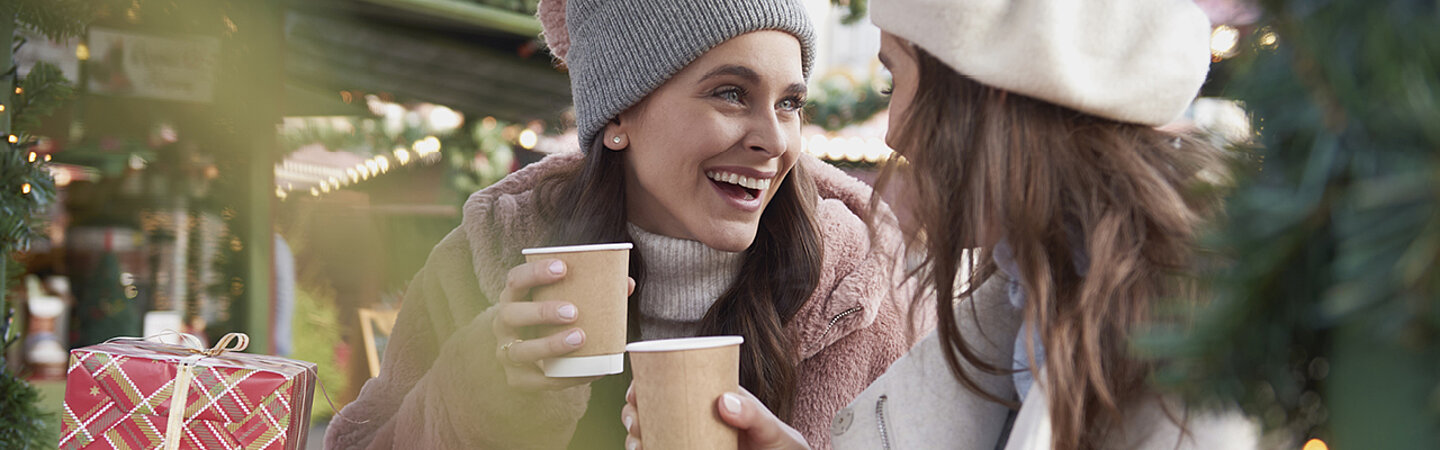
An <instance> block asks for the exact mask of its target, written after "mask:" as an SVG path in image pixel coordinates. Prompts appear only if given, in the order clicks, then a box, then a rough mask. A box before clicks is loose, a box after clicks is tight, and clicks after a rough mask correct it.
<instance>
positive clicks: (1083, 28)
mask: <svg viewBox="0 0 1440 450" xmlns="http://www.w3.org/2000/svg"><path fill="white" fill-rule="evenodd" d="M870 17H871V20H872V21H873V22H874V23H875V25H876V26H879V27H880V29H882V30H885V31H887V32H889V33H891V34H894V35H896V36H899V37H901V38H904V39H905V40H907V41H910V42H911V43H914V44H915V45H916V46H919V47H920V48H922V49H924V50H925V51H926V52H928V53H930V54H931V55H933V56H935V57H936V58H938V59H939V60H940V61H942V62H944V63H945V64H946V65H949V66H950V68H952V69H955V71H956V72H959V73H961V74H964V75H966V76H969V77H971V78H974V79H975V80H976V81H979V82H980V83H983V84H985V85H987V86H991V87H995V88H999V89H1003V90H1006V91H1010V92H1014V93H1017V94H1022V95H1026V96H1029V97H1034V98H1037V99H1041V100H1045V101H1048V102H1051V103H1055V104H1057V105H1061V106H1065V107H1069V108H1072V109H1076V110H1079V111H1083V112H1086V113H1090V114H1094V115H1097V116H1101V117H1105V118H1109V119H1114V120H1118V121H1121V122H1133V123H1140V124H1146V125H1154V126H1159V125H1164V124H1166V123H1169V122H1170V121H1172V120H1174V119H1175V118H1177V117H1179V116H1180V115H1181V114H1182V113H1184V112H1185V108H1186V107H1187V106H1189V104H1190V101H1191V100H1193V99H1194V98H1195V95H1196V94H1197V93H1198V92H1199V90H1200V85H1201V84H1203V83H1204V82H1205V75H1206V73H1207V72H1208V71H1209V70H1210V21H1209V19H1208V18H1206V16H1205V13H1204V12H1203V11H1201V10H1200V8H1199V7H1197V6H1195V3H1194V2H1193V1H1192V0H1097V1H1077V0H871V4H870Z"/></svg>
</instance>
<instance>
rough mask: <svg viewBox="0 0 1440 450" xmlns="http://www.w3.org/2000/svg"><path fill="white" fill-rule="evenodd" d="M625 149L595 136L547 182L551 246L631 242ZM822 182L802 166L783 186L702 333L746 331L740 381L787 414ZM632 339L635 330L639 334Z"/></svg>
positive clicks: (639, 272) (817, 247)
mask: <svg viewBox="0 0 1440 450" xmlns="http://www.w3.org/2000/svg"><path fill="white" fill-rule="evenodd" d="M623 154H624V152H623V151H621V152H616V151H611V150H608V149H606V148H605V146H604V144H603V142H602V141H601V140H598V139H597V140H596V141H595V143H594V144H593V145H592V146H591V148H590V150H589V152H588V153H587V154H586V155H585V159H584V162H583V164H582V166H581V167H580V168H579V170H578V172H575V173H557V174H553V175H552V176H550V177H547V178H546V180H544V181H542V182H541V191H540V195H541V197H540V198H542V199H544V201H542V202H541V203H542V204H543V205H545V207H546V208H548V209H547V210H546V211H544V213H545V214H546V216H547V217H552V218H556V220H555V221H554V222H553V223H554V224H555V225H554V227H553V228H552V229H551V233H550V238H549V241H550V242H549V244H551V245H562V244H586V243H600V242H628V241H630V240H631V237H630V233H629V231H627V230H626V226H625V224H626V217H625V176H624V170H623V169H624V164H625V159H624V156H623ZM817 196H818V194H817V191H816V188H815V183H814V181H813V180H811V179H810V177H809V176H808V175H807V174H806V173H805V171H804V170H802V169H801V167H800V165H799V164H796V165H795V166H794V168H792V169H791V170H790V173H789V175H788V176H786V177H785V180H784V181H783V182H782V183H781V184H780V187H779V188H778V190H777V191H776V194H775V198H773V199H771V201H770V204H769V205H768V206H767V207H766V208H765V211H764V212H763V213H761V216H760V227H759V230H758V231H757V232H756V234H755V242H753V243H752V244H751V245H750V247H749V248H748V249H746V250H745V252H744V256H743V259H742V262H741V267H740V271H739V274H738V275H737V276H736V278H735V281H734V282H733V283H731V285H730V287H729V288H728V289H726V291H725V293H724V294H721V295H720V298H719V299H718V300H716V301H715V304H714V305H712V306H711V307H710V310H709V311H707V312H706V313H705V316H704V317H703V318H702V319H701V320H700V330H699V334H700V335H702V336H707V335H740V336H744V337H745V343H744V344H741V346H740V385H741V386H744V387H745V389H748V390H749V391H750V392H751V393H753V394H755V396H756V397H757V398H759V399H760V401H761V402H763V403H765V406H766V407H768V408H770V410H771V411H773V412H775V413H776V414H777V415H778V416H779V417H780V418H782V419H786V420H788V419H789V417H790V412H791V411H792V410H793V409H794V397H795V382H796V367H797V366H798V365H799V355H798V354H796V353H794V352H793V348H794V347H795V346H794V345H792V343H791V342H790V340H789V339H788V338H787V337H786V334H785V332H784V326H785V324H787V323H789V322H790V320H791V319H792V318H793V317H794V316H795V313H796V312H797V311H799V310H800V306H801V305H803V304H804V303H805V300H807V299H808V298H809V297H810V294H811V293H813V292H814V291H815V288H816V286H818V285H819V283H820V269H821V263H822V262H821V256H822V249H823V248H822V246H821V242H820V236H819V233H818V231H817V228H816V226H815V223H814V219H813V218H814V209H815V199H816V198H817ZM630 276H631V277H632V278H634V279H635V282H636V287H635V294H634V295H631V296H630V311H631V312H632V313H631V316H630V330H632V333H633V332H636V331H638V330H639V329H640V328H639V326H638V322H637V320H638V317H637V316H638V314H635V313H634V312H635V311H639V310H640V309H639V306H638V305H637V304H636V302H637V301H638V299H639V298H640V295H639V293H640V291H641V290H642V289H644V288H645V261H644V260H643V258H641V256H640V254H639V253H638V252H634V253H631V254H630ZM632 337H633V335H632Z"/></svg>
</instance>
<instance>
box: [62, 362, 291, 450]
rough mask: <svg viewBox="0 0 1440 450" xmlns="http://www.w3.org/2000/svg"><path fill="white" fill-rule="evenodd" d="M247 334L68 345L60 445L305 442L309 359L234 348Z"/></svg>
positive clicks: (272, 447)
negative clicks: (212, 341) (207, 343)
mask: <svg viewBox="0 0 1440 450" xmlns="http://www.w3.org/2000/svg"><path fill="white" fill-rule="evenodd" d="M190 338H191V339H193V337H190ZM248 340H249V339H248V338H247V337H246V336H245V335H243V334H239V333H231V334H229V335H226V336H225V338H223V339H221V340H220V342H219V343H217V344H216V345H215V347H213V348H210V349H203V348H200V346H199V345H195V344H191V345H188V346H187V345H172V344H165V343H159V342H151V341H144V340H138V339H134V340H131V339H127V340H122V341H119V342H115V341H112V342H108V343H104V344H99V345H92V346H89V347H84V348H79V349H75V350H72V351H71V352H70V367H69V370H68V372H67V374H66V384H65V409H64V411H63V413H62V415H63V417H62V418H61V430H60V448H62V449H92V448H122V449H123V448H135V449H156V448H163V449H167V450H174V449H177V448H186V449H266V450H280V449H298V448H304V446H305V434H306V431H307V430H308V428H309V422H310V403H311V396H312V395H313V394H314V392H315V379H316V378H315V364H313V363H307V362H301V361H294V360H290V359H285V358H280V357H275V356H266V355H252V354H246V353H239V350H243V349H244V348H245V345H246V343H247V342H248Z"/></svg>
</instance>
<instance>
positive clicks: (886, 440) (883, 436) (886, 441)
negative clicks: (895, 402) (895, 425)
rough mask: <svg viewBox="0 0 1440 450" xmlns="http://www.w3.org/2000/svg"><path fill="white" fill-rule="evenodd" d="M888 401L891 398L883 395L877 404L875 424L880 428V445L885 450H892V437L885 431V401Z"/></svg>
mask: <svg viewBox="0 0 1440 450" xmlns="http://www.w3.org/2000/svg"><path fill="white" fill-rule="evenodd" d="M888 399H889V397H887V396H884V395H882V396H880V400H879V401H877V402H875V423H876V425H878V426H879V427H880V444H881V445H882V446H883V447H882V448H884V449H885V450H890V435H889V434H888V433H886V430H885V401H886V400H888Z"/></svg>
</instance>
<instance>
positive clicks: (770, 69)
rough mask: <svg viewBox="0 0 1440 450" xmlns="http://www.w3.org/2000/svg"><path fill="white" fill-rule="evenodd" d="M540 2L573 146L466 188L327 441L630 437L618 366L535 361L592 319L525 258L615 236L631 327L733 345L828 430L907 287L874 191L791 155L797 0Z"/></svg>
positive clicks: (872, 367)
mask: <svg viewBox="0 0 1440 450" xmlns="http://www.w3.org/2000/svg"><path fill="white" fill-rule="evenodd" d="M540 13H541V14H540V15H541V21H542V22H543V24H544V26H545V30H546V31H545V34H546V40H547V42H548V43H549V44H550V48H551V50H552V52H553V53H554V54H555V55H556V56H557V57H559V58H561V59H562V60H563V61H564V63H565V65H566V66H567V67H568V69H569V74H570V78H571V85H572V88H573V93H574V99H575V105H576V108H575V109H576V121H577V125H578V127H579V141H580V145H581V149H582V150H583V153H582V152H577V153H571V154H563V155H554V156H551V157H548V158H546V159H544V160H543V161H541V162H539V163H536V164H533V165H531V166H529V167H526V168H525V169H523V170H521V171H519V172H516V173H515V174H512V175H510V176H509V177H507V178H506V179H504V180H502V181H500V182H499V183H496V184H495V185H493V186H491V187H488V188H486V189H484V190H482V191H480V192H477V193H475V194H474V195H472V196H471V197H470V199H469V200H468V201H467V202H466V204H465V207H464V220H463V222H462V224H461V225H460V227H459V228H458V229H456V230H455V232H453V233H451V234H450V235H449V236H448V237H446V238H445V240H444V241H442V242H441V243H440V244H439V245H438V246H436V248H435V249H434V250H433V251H432V253H431V256H430V258H429V260H428V261H427V263H426V265H425V267H424V268H422V269H421V271H420V273H419V275H417V276H416V277H415V279H414V282H412V283H411V285H410V287H409V289H408V291H407V292H406V297H405V304H404V307H403V308H402V310H401V312H400V316H399V320H398V322H397V324H396V327H395V331H394V334H393V335H392V336H391V340H390V343H389V345H388V347H387V349H386V354H385V357H384V359H383V365H382V367H381V373H380V375H379V376H378V377H377V378H375V379H373V380H370V381H369V382H368V383H366V385H365V387H364V389H363V391H362V392H361V395H360V398H359V399H358V400H357V401H356V402H355V403H352V404H350V405H349V406H348V407H346V408H345V409H344V411H343V417H341V418H337V419H336V420H334V421H332V422H331V424H330V429H329V430H328V432H327V436H326V444H327V447H329V448H356V447H366V448H392V447H393V448H424V449H440V448H467V449H475V448H494V449H511V448H545V449H549V448H565V447H567V446H569V447H571V448H605V449H613V448H618V447H620V446H621V445H622V443H623V441H624V437H625V426H624V423H623V421H622V420H621V418H620V417H619V415H618V414H619V412H620V409H621V408H620V405H621V404H623V403H624V395H625V389H626V386H627V385H628V378H629V377H628V375H618V376H610V377H604V378H600V379H598V380H597V379H596V378H549V377H546V376H545V375H544V374H543V373H542V372H541V370H540V368H539V367H537V365H536V362H537V361H541V360H544V359H547V358H552V357H557V356H563V355H565V354H567V353H570V352H572V351H574V350H575V349H577V348H579V347H580V346H582V345H584V342H585V338H586V337H585V335H584V333H583V331H581V330H579V329H577V328H574V327H571V326H569V325H572V324H573V323H574V321H575V320H576V318H577V317H582V316H584V315H585V314H587V311H585V310H583V309H579V310H577V308H576V307H575V306H574V305H572V304H569V303H568V302H535V303H532V302H529V301H525V300H526V297H527V296H528V295H529V291H530V289H531V288H533V287H535V286H539V285H544V284H548V283H553V282H555V281H557V280H559V279H561V278H562V277H564V275H565V271H566V267H564V265H563V264H559V262H558V261H540V262H536V263H530V264H524V259H523V257H522V256H521V253H520V250H521V249H524V248H527V247H535V246H542V245H563V244H583V243H596V242H627V241H633V242H634V244H635V250H634V251H632V252H631V261H632V266H631V270H630V274H631V276H632V277H633V278H634V279H635V280H636V281H637V282H638V285H637V287H636V291H635V295H633V296H632V297H631V305H630V308H629V312H630V314H631V324H632V326H631V327H630V330H631V331H632V338H635V339H646V340H648V339H659V338H667V337H680V336H695V335H709V334H733V335H743V336H744V338H745V343H744V345H743V346H742V349H741V359H742V362H741V373H740V380H741V383H742V385H744V386H745V387H746V388H747V389H749V390H751V391H752V392H755V393H756V394H757V395H758V396H759V397H760V398H761V399H763V400H764V403H765V404H766V405H767V406H769V407H770V408H772V409H776V410H777V411H781V412H780V414H781V415H782V416H784V417H786V418H787V419H788V420H789V423H790V424H791V425H792V426H794V427H795V428H797V429H799V430H801V431H802V432H803V433H804V434H805V436H806V437H807V438H808V439H810V440H811V442H821V443H823V442H825V441H826V440H827V439H828V430H829V421H830V417H832V416H833V415H834V413H835V411H837V410H839V409H840V408H842V407H844V405H845V404H846V403H848V402H849V401H850V399H852V398H854V396H855V395H857V394H858V393H859V392H860V391H861V390H863V389H864V388H865V386H867V385H869V384H870V382H871V381H872V380H874V378H875V377H876V376H878V375H879V374H880V373H881V372H883V371H884V370H885V367H888V366H889V364H890V363H891V362H893V361H894V360H895V359H896V358H898V357H899V356H900V355H901V354H903V353H904V352H905V350H906V349H907V348H909V346H910V344H911V343H912V342H913V341H912V339H910V338H909V335H908V334H907V329H906V327H905V326H904V324H903V321H904V317H905V312H904V311H903V308H904V305H905V303H904V302H903V301H891V298H892V297H893V296H901V297H905V296H907V295H901V294H894V293H892V291H891V290H892V289H893V288H892V286H893V283H892V280H893V279H894V278H895V277H894V271H893V267H894V266H893V264H892V263H891V258H893V257H894V255H896V254H897V253H898V250H899V248H900V240H901V237H900V235H899V232H898V231H897V230H894V229H887V230H881V231H880V232H878V233H876V234H875V235H874V237H875V239H873V240H872V239H871V235H870V234H869V231H870V230H867V228H866V226H865V223H864V221H863V220H861V215H860V214H861V213H862V212H864V211H866V210H867V208H868V200H869V197H870V190H869V188H868V187H866V186H865V185H864V184H863V183H861V182H859V181H857V180H855V179H853V178H851V177H849V176H847V175H845V174H844V173H842V172H840V171H839V170H838V169H835V168H833V167H829V166H827V165H825V164H823V163H820V162H819V161H817V160H815V159H814V158H811V157H808V156H802V152H800V142H801V141H800V125H801V117H800V108H801V107H802V105H804V102H805V91H806V87H805V81H806V78H807V77H808V74H809V70H810V61H811V60H812V59H813V58H812V55H813V53H814V49H813V44H812V42H813V34H814V32H813V30H812V28H811V24H810V21H809V18H808V17H807V16H806V13H805V10H804V8H803V6H802V5H801V4H800V2H799V0H685V1H676V0H569V1H568V2H566V1H558V2H557V1H545V2H542V3H541V4H540ZM878 214H880V215H882V216H888V215H889V212H888V211H884V210H881V211H878ZM554 329H559V330H560V331H558V332H550V331H546V332H543V333H541V330H554ZM528 336H533V337H528ZM822 445H823V444H822Z"/></svg>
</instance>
